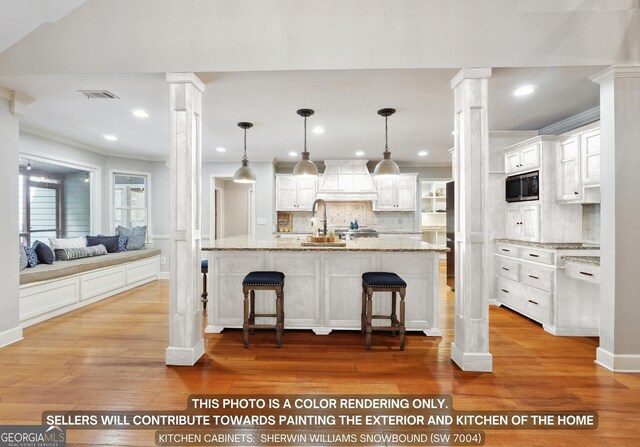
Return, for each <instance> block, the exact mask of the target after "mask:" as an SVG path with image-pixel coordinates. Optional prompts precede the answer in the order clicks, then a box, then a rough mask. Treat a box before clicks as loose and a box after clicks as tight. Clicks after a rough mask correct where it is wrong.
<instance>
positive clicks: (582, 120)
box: [538, 107, 600, 135]
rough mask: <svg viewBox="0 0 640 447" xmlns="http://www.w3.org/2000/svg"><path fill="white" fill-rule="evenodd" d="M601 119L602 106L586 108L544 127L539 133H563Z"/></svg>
mask: <svg viewBox="0 0 640 447" xmlns="http://www.w3.org/2000/svg"><path fill="white" fill-rule="evenodd" d="M599 119H600V107H594V108H593V109H589V110H585V111H584V112H581V113H578V114H577V115H573V116H570V117H569V118H566V119H563V120H562V121H558V122H557V123H554V124H551V125H550V126H547V127H543V128H542V129H540V131H539V132H538V133H539V134H540V135H561V134H563V133H565V132H569V131H570V130H573V129H577V128H578V127H582V126H585V125H587V124H590V123H593V122H595V121H598V120H599Z"/></svg>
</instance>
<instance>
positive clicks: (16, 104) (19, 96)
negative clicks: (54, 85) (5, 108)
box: [0, 85, 35, 116]
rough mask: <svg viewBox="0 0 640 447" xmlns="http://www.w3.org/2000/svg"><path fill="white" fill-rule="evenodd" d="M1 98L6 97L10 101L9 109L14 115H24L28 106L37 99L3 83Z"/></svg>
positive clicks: (0, 87)
mask: <svg viewBox="0 0 640 447" xmlns="http://www.w3.org/2000/svg"><path fill="white" fill-rule="evenodd" d="M0 98H4V99H6V100H7V101H9V110H10V112H11V113H12V114H13V115H14V116H23V115H24V114H25V113H26V111H27V106H28V105H29V104H31V103H32V102H34V101H35V99H34V98H32V97H31V96H28V95H25V94H24V93H20V92H17V91H15V90H10V89H8V88H6V87H3V86H1V85H0Z"/></svg>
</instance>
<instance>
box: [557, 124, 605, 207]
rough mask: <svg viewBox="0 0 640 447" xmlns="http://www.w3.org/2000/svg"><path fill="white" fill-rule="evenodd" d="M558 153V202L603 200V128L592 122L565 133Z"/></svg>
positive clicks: (559, 142)
mask: <svg viewBox="0 0 640 447" xmlns="http://www.w3.org/2000/svg"><path fill="white" fill-rule="evenodd" d="M556 154H557V158H556V167H557V168H556V173H557V182H558V188H557V193H558V195H557V200H558V202H564V203H600V129H599V128H594V126H593V125H590V126H587V127H586V128H582V129H577V130H576V131H574V132H572V133H571V134H569V135H565V136H563V137H561V138H560V140H559V141H558V144H557V148H556Z"/></svg>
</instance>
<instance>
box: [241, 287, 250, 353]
mask: <svg viewBox="0 0 640 447" xmlns="http://www.w3.org/2000/svg"><path fill="white" fill-rule="evenodd" d="M242 293H243V295H244V324H243V325H242V339H243V341H244V347H245V348H246V347H248V346H249V290H247V288H246V287H243V289H242Z"/></svg>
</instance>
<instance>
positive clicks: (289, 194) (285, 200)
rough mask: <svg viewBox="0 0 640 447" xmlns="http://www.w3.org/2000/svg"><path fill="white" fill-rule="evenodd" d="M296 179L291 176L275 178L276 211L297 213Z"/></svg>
mask: <svg viewBox="0 0 640 447" xmlns="http://www.w3.org/2000/svg"><path fill="white" fill-rule="evenodd" d="M296 195H297V191H296V179H295V177H293V176H292V175H279V176H277V177H276V210H277V211H298V207H297V197H296Z"/></svg>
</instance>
